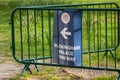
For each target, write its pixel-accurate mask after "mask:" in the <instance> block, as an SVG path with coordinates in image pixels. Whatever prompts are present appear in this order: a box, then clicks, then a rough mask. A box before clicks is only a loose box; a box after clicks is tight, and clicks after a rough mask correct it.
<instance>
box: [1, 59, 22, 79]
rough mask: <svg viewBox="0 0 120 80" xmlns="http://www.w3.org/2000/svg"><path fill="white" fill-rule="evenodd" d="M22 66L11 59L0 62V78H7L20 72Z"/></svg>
mask: <svg viewBox="0 0 120 80" xmlns="http://www.w3.org/2000/svg"><path fill="white" fill-rule="evenodd" d="M21 68H22V66H20V65H17V64H15V63H13V62H11V61H7V62H4V63H1V64H0V80H9V78H12V77H14V76H16V75H17V74H18V73H20V71H21Z"/></svg>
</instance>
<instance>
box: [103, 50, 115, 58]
mask: <svg viewBox="0 0 120 80" xmlns="http://www.w3.org/2000/svg"><path fill="white" fill-rule="evenodd" d="M109 51H110V54H111V56H112V58H113V59H114V60H115V56H114V54H113V52H112V50H109ZM107 54H108V51H106V52H105V53H104V56H103V59H104V57H105V56H107Z"/></svg>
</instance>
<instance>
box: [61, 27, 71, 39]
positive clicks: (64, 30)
mask: <svg viewBox="0 0 120 80" xmlns="http://www.w3.org/2000/svg"><path fill="white" fill-rule="evenodd" d="M67 29H68V28H64V29H63V30H62V31H61V32H60V33H61V35H62V36H63V38H64V39H68V37H67V35H71V32H67Z"/></svg>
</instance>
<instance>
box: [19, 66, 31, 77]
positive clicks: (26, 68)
mask: <svg viewBox="0 0 120 80" xmlns="http://www.w3.org/2000/svg"><path fill="white" fill-rule="evenodd" d="M29 66H30V64H25V66H24V68H23V69H22V72H21V74H20V76H22V75H23V73H24V72H25V71H26V70H27V71H29V73H30V74H32V71H31V69H30V68H29Z"/></svg>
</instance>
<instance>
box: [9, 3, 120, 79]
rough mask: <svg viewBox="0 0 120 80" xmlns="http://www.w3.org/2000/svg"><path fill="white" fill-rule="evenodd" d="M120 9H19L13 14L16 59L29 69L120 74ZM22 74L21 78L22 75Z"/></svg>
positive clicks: (90, 6)
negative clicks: (55, 67) (93, 70)
mask: <svg viewBox="0 0 120 80" xmlns="http://www.w3.org/2000/svg"><path fill="white" fill-rule="evenodd" d="M119 11H120V9H119V6H118V5H117V4H115V3H93V4H79V5H55V6H53V5H51V6H31V7H21V8H16V9H15V10H14V11H13V13H12V15H11V22H12V29H11V30H12V53H13V57H14V59H15V60H16V61H17V62H19V63H22V64H24V65H25V66H24V68H23V70H22V73H24V71H25V70H26V69H28V70H29V71H30V73H32V71H31V70H30V68H29V66H30V65H31V64H33V65H35V67H36V69H37V71H39V70H38V68H37V65H48V66H60V67H71V68H83V69H96V70H107V71H117V72H118V73H119V77H118V79H120V64H119V63H120V51H119V42H120V31H119V30H120V26H119V23H120V21H119V18H120V16H119ZM22 73H21V75H22Z"/></svg>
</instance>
